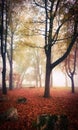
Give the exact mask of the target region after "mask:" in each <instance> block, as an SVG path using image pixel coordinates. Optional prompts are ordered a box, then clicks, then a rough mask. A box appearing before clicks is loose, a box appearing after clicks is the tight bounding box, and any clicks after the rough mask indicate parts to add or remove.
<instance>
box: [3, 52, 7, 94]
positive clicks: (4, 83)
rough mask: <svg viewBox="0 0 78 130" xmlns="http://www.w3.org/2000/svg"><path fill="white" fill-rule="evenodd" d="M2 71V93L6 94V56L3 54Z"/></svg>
mask: <svg viewBox="0 0 78 130" xmlns="http://www.w3.org/2000/svg"><path fill="white" fill-rule="evenodd" d="M2 60H3V70H2V93H3V94H7V88H6V55H5V53H4V55H3V57H2Z"/></svg>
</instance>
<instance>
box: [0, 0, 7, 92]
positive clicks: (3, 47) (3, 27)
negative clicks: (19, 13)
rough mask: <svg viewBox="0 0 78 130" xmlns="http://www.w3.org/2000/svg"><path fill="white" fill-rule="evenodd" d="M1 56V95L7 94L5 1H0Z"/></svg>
mask: <svg viewBox="0 0 78 130" xmlns="http://www.w3.org/2000/svg"><path fill="white" fill-rule="evenodd" d="M0 4H1V33H0V35H1V36H0V38H1V56H2V66H3V68H2V93H3V94H7V88H6V48H7V20H8V19H7V1H6V0H2V1H1V3H0Z"/></svg>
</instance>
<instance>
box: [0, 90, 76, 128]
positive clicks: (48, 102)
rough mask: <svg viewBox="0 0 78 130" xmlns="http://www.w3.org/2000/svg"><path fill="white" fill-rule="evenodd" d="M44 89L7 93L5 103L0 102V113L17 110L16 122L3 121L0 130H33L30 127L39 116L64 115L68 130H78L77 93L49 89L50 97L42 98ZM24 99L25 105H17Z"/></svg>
mask: <svg viewBox="0 0 78 130" xmlns="http://www.w3.org/2000/svg"><path fill="white" fill-rule="evenodd" d="M43 94H44V88H20V89H14V90H12V91H8V94H7V96H6V97H7V98H8V100H7V101H4V102H0V113H2V112H4V111H5V110H7V109H8V108H10V107H14V108H17V111H18V115H19V118H18V120H17V121H5V122H3V123H2V124H0V130H35V128H34V127H33V126H32V124H33V122H34V121H36V119H37V116H38V115H41V114H56V115H60V114H65V115H67V117H68V121H69V127H68V130H78V91H76V92H75V94H72V93H71V89H70V88H51V97H50V98H44V97H43ZM0 96H1V92H0ZM19 97H25V98H26V99H27V102H26V103H17V99H18V98H19Z"/></svg>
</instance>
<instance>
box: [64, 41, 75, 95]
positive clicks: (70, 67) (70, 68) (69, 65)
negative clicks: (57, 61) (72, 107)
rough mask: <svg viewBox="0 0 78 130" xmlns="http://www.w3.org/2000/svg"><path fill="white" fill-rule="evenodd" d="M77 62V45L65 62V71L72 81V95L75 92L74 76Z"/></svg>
mask: <svg viewBox="0 0 78 130" xmlns="http://www.w3.org/2000/svg"><path fill="white" fill-rule="evenodd" d="M76 60H77V43H76V44H75V45H74V47H73V48H72V51H71V53H70V54H69V56H68V57H67V58H66V60H65V70H66V73H67V75H68V77H69V78H70V79H71V88H72V93H74V92H75V86H74V75H75V73H76Z"/></svg>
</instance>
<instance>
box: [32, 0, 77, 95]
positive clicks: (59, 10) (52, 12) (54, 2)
mask: <svg viewBox="0 0 78 130" xmlns="http://www.w3.org/2000/svg"><path fill="white" fill-rule="evenodd" d="M33 1H34V3H35V4H36V5H37V6H38V7H41V8H42V9H45V46H44V49H45V54H46V78H45V91H44V97H49V96H50V74H51V71H52V70H53V68H54V67H56V66H57V65H58V64H60V63H61V62H62V61H63V60H64V59H65V58H66V57H67V56H68V55H69V53H70V51H71V49H72V46H73V45H74V43H75V41H76V39H77V37H78V30H77V28H78V21H77V16H75V11H78V10H75V5H76V4H77V1H75V3H72V2H70V1H64V0H46V1H43V0H42V1H41V0H33ZM73 2H74V1H73ZM72 9H73V10H74V13H71V12H72ZM58 16H59V17H58ZM64 16H65V17H64ZM56 19H57V21H56ZM70 20H72V21H73V22H74V24H73V27H72V28H73V35H72V37H71V39H70V42H69V44H68V47H67V49H66V52H65V53H64V54H63V55H62V56H61V57H60V58H58V59H57V60H56V61H55V62H53V63H51V53H52V52H51V48H52V47H53V46H54V45H55V44H58V41H61V39H60V38H59V34H60V33H62V32H61V29H62V28H63V27H64V26H65V25H66V23H67V22H68V21H70ZM58 23H59V24H58ZM63 38H64V37H63ZM63 38H62V40H63ZM58 51H59V50H58Z"/></svg>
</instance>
